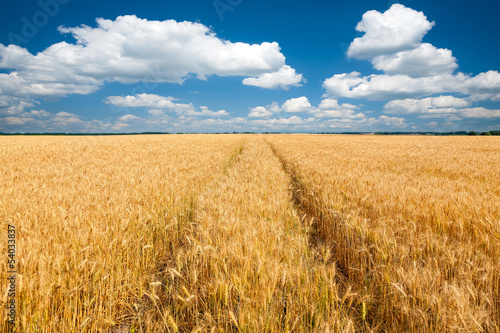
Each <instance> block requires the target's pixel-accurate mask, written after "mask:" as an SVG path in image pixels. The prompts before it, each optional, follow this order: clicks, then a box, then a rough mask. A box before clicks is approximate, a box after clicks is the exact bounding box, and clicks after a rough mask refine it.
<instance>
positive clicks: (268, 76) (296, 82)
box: [243, 65, 304, 90]
mask: <svg viewBox="0 0 500 333" xmlns="http://www.w3.org/2000/svg"><path fill="white" fill-rule="evenodd" d="M303 81H304V79H303V77H302V74H297V73H296V72H295V69H293V68H291V67H290V66H287V65H285V66H283V67H281V68H280V69H279V70H278V71H277V72H273V73H265V74H262V75H260V76H258V77H248V78H246V79H243V84H245V85H248V86H256V87H261V88H267V89H277V88H282V89H285V90H287V89H289V88H290V87H292V86H294V87H300V86H301V85H302V84H301V82H303Z"/></svg>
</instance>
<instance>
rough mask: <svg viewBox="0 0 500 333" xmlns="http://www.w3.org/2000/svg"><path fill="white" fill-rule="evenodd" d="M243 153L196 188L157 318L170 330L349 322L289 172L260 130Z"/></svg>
mask: <svg viewBox="0 0 500 333" xmlns="http://www.w3.org/2000/svg"><path fill="white" fill-rule="evenodd" d="M239 153H240V154H238V155H237V156H233V158H232V161H231V164H230V166H229V167H228V168H226V170H225V172H224V174H222V175H221V176H220V177H219V178H218V179H216V181H214V182H213V183H212V184H210V186H207V188H206V191H205V192H204V193H202V194H201V195H200V196H199V200H198V203H197V209H196V218H195V227H194V229H193V232H192V234H191V235H190V236H188V237H187V241H186V245H185V246H184V247H183V248H182V249H178V251H177V253H176V255H175V259H174V260H172V262H171V263H170V266H169V267H167V268H166V269H165V270H164V271H165V273H164V274H163V276H162V283H163V284H164V285H165V288H163V289H162V292H159V293H158V297H159V300H158V303H157V304H156V305H155V309H156V310H155V311H156V312H157V314H156V316H153V317H156V320H159V321H163V322H164V324H165V325H166V326H167V327H169V329H171V330H173V331H176V330H179V331H199V332H213V331H220V332H231V331H243V332H257V331H266V332H285V331H296V332H314V331H318V332H324V331H328V330H329V329H331V328H333V327H336V328H337V329H339V328H342V330H344V331H349V330H351V329H352V328H353V326H352V321H351V320H350V319H349V318H347V316H346V315H345V314H343V313H341V312H339V308H338V305H340V303H339V300H341V301H347V300H346V297H344V299H343V300H342V295H341V296H340V297H339V295H338V292H337V284H336V279H337V275H336V269H335V265H334V264H332V262H331V260H329V258H328V256H329V254H328V253H326V252H325V253H319V252H318V250H317V249H316V248H312V247H311V243H310V235H309V233H308V231H310V230H309V227H310V221H306V220H305V219H304V218H303V216H302V215H301V214H300V212H298V211H297V210H296V207H295V205H294V204H293V195H292V192H293V191H292V189H293V186H292V183H291V179H290V176H289V174H287V173H286V172H285V171H284V170H283V168H282V165H281V163H280V161H279V159H278V158H277V157H276V155H275V154H274V153H273V151H272V150H271V148H270V146H269V145H268V144H267V143H266V142H264V140H263V139H262V138H261V137H257V136H254V137H251V138H250V139H249V140H248V141H247V143H246V144H245V146H244V147H242V149H241V150H240V151H239ZM347 296H349V295H347ZM152 308H153V307H152Z"/></svg>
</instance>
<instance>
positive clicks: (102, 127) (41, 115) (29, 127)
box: [0, 110, 112, 132]
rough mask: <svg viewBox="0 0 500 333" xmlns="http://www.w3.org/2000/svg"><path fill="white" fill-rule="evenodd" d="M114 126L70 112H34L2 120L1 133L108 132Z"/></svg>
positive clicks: (0, 121) (0, 122)
mask: <svg viewBox="0 0 500 333" xmlns="http://www.w3.org/2000/svg"><path fill="white" fill-rule="evenodd" d="M111 129H112V124H110V123H107V122H104V121H100V120H83V119H81V117H80V116H78V115H76V114H73V113H69V112H64V111H61V112H58V113H56V114H54V113H50V112H47V111H45V110H32V111H30V112H24V113H22V114H20V115H18V116H15V117H3V118H0V131H9V132H11V131H20V132H106V131H110V130H111Z"/></svg>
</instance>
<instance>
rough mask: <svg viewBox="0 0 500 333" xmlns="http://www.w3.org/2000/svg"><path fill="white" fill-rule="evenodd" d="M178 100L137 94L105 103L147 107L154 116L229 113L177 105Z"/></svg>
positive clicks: (118, 97) (202, 107)
mask: <svg viewBox="0 0 500 333" xmlns="http://www.w3.org/2000/svg"><path fill="white" fill-rule="evenodd" d="M175 100H176V98H174V97H170V96H167V97H165V96H160V95H156V94H137V95H135V96H131V95H129V96H109V97H107V98H106V99H105V100H104V102H105V103H107V104H112V105H114V106H117V107H146V108H149V109H150V110H149V111H148V112H149V113H150V114H151V115H153V116H159V115H163V111H173V112H176V113H177V114H179V115H183V116H201V117H207V116H212V117H222V116H227V115H229V113H228V112H227V111H225V110H218V111H212V110H209V109H208V107H206V106H200V110H198V111H197V109H196V107H195V106H194V105H193V104H192V103H190V104H184V103H175V102H174V101H175Z"/></svg>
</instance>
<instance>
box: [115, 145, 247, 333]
mask: <svg viewBox="0 0 500 333" xmlns="http://www.w3.org/2000/svg"><path fill="white" fill-rule="evenodd" d="M247 143H248V138H245V139H243V140H241V142H239V143H238V145H237V146H236V148H234V150H233V152H232V153H231V155H230V156H229V158H228V159H227V161H226V162H225V163H224V165H223V166H222V170H221V171H220V174H219V175H218V176H216V177H219V178H220V177H227V176H228V173H229V172H230V170H231V169H232V168H234V167H235V166H236V165H237V163H238V161H239V159H240V157H241V155H242V154H243V151H244V149H245V147H246V145H247ZM213 182H214V179H212V180H210V181H208V184H207V186H210V184H211V183H213ZM201 195H203V193H202V194H201ZM199 197H200V195H193V196H190V197H189V198H187V199H188V200H189V202H187V203H186V210H185V211H184V212H181V213H179V214H178V215H177V216H176V223H177V233H178V237H177V238H178V239H177V242H176V243H175V244H172V243H170V244H169V246H168V249H169V252H170V255H169V256H167V257H163V258H161V260H160V261H159V262H158V264H157V267H156V270H155V272H153V273H152V280H159V279H160V280H161V279H163V280H164V279H165V278H164V277H165V276H166V275H170V277H171V280H172V282H174V287H175V288H178V287H179V286H178V285H179V279H177V281H175V280H176V278H177V276H175V275H176V274H178V272H177V271H176V270H175V269H172V268H169V267H174V266H175V264H176V261H178V258H179V255H182V253H183V251H184V250H185V249H186V248H188V247H189V246H191V245H192V239H193V237H194V234H195V229H196V218H197V213H198V211H197V210H198V206H199ZM162 277H163V278H162ZM150 287H151V288H150V290H147V292H145V293H144V294H143V295H142V296H141V297H136V299H132V300H131V303H133V304H129V305H127V306H128V307H129V308H130V310H131V311H130V312H132V313H134V314H135V316H133V317H130V316H124V317H123V318H122V319H121V320H119V322H120V323H119V324H117V325H115V326H114V327H112V328H111V329H109V330H108V331H107V333H126V332H130V331H131V330H134V329H137V327H139V328H140V329H141V330H140V331H142V323H141V320H142V321H143V322H144V321H149V323H148V324H149V325H152V327H154V328H152V327H151V326H148V328H149V329H154V330H158V329H159V328H160V327H162V326H164V327H163V329H165V328H166V327H168V326H169V325H170V326H171V327H170V329H172V330H173V331H177V330H178V327H176V324H175V323H173V325H172V323H169V318H168V315H167V317H166V316H165V314H164V313H162V311H161V310H163V308H164V307H165V303H169V304H170V305H172V304H173V305H174V307H175V306H176V305H177V304H182V302H180V300H179V299H176V296H177V297H178V296H179V295H178V293H176V292H172V289H170V290H168V288H165V285H163V284H158V282H153V283H152V284H150ZM181 299H182V297H181ZM137 317H138V318H141V317H143V319H141V320H139V321H137ZM152 323H156V324H152ZM162 324H163V325H162ZM165 324H167V325H165ZM168 331H169V332H170V330H168Z"/></svg>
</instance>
